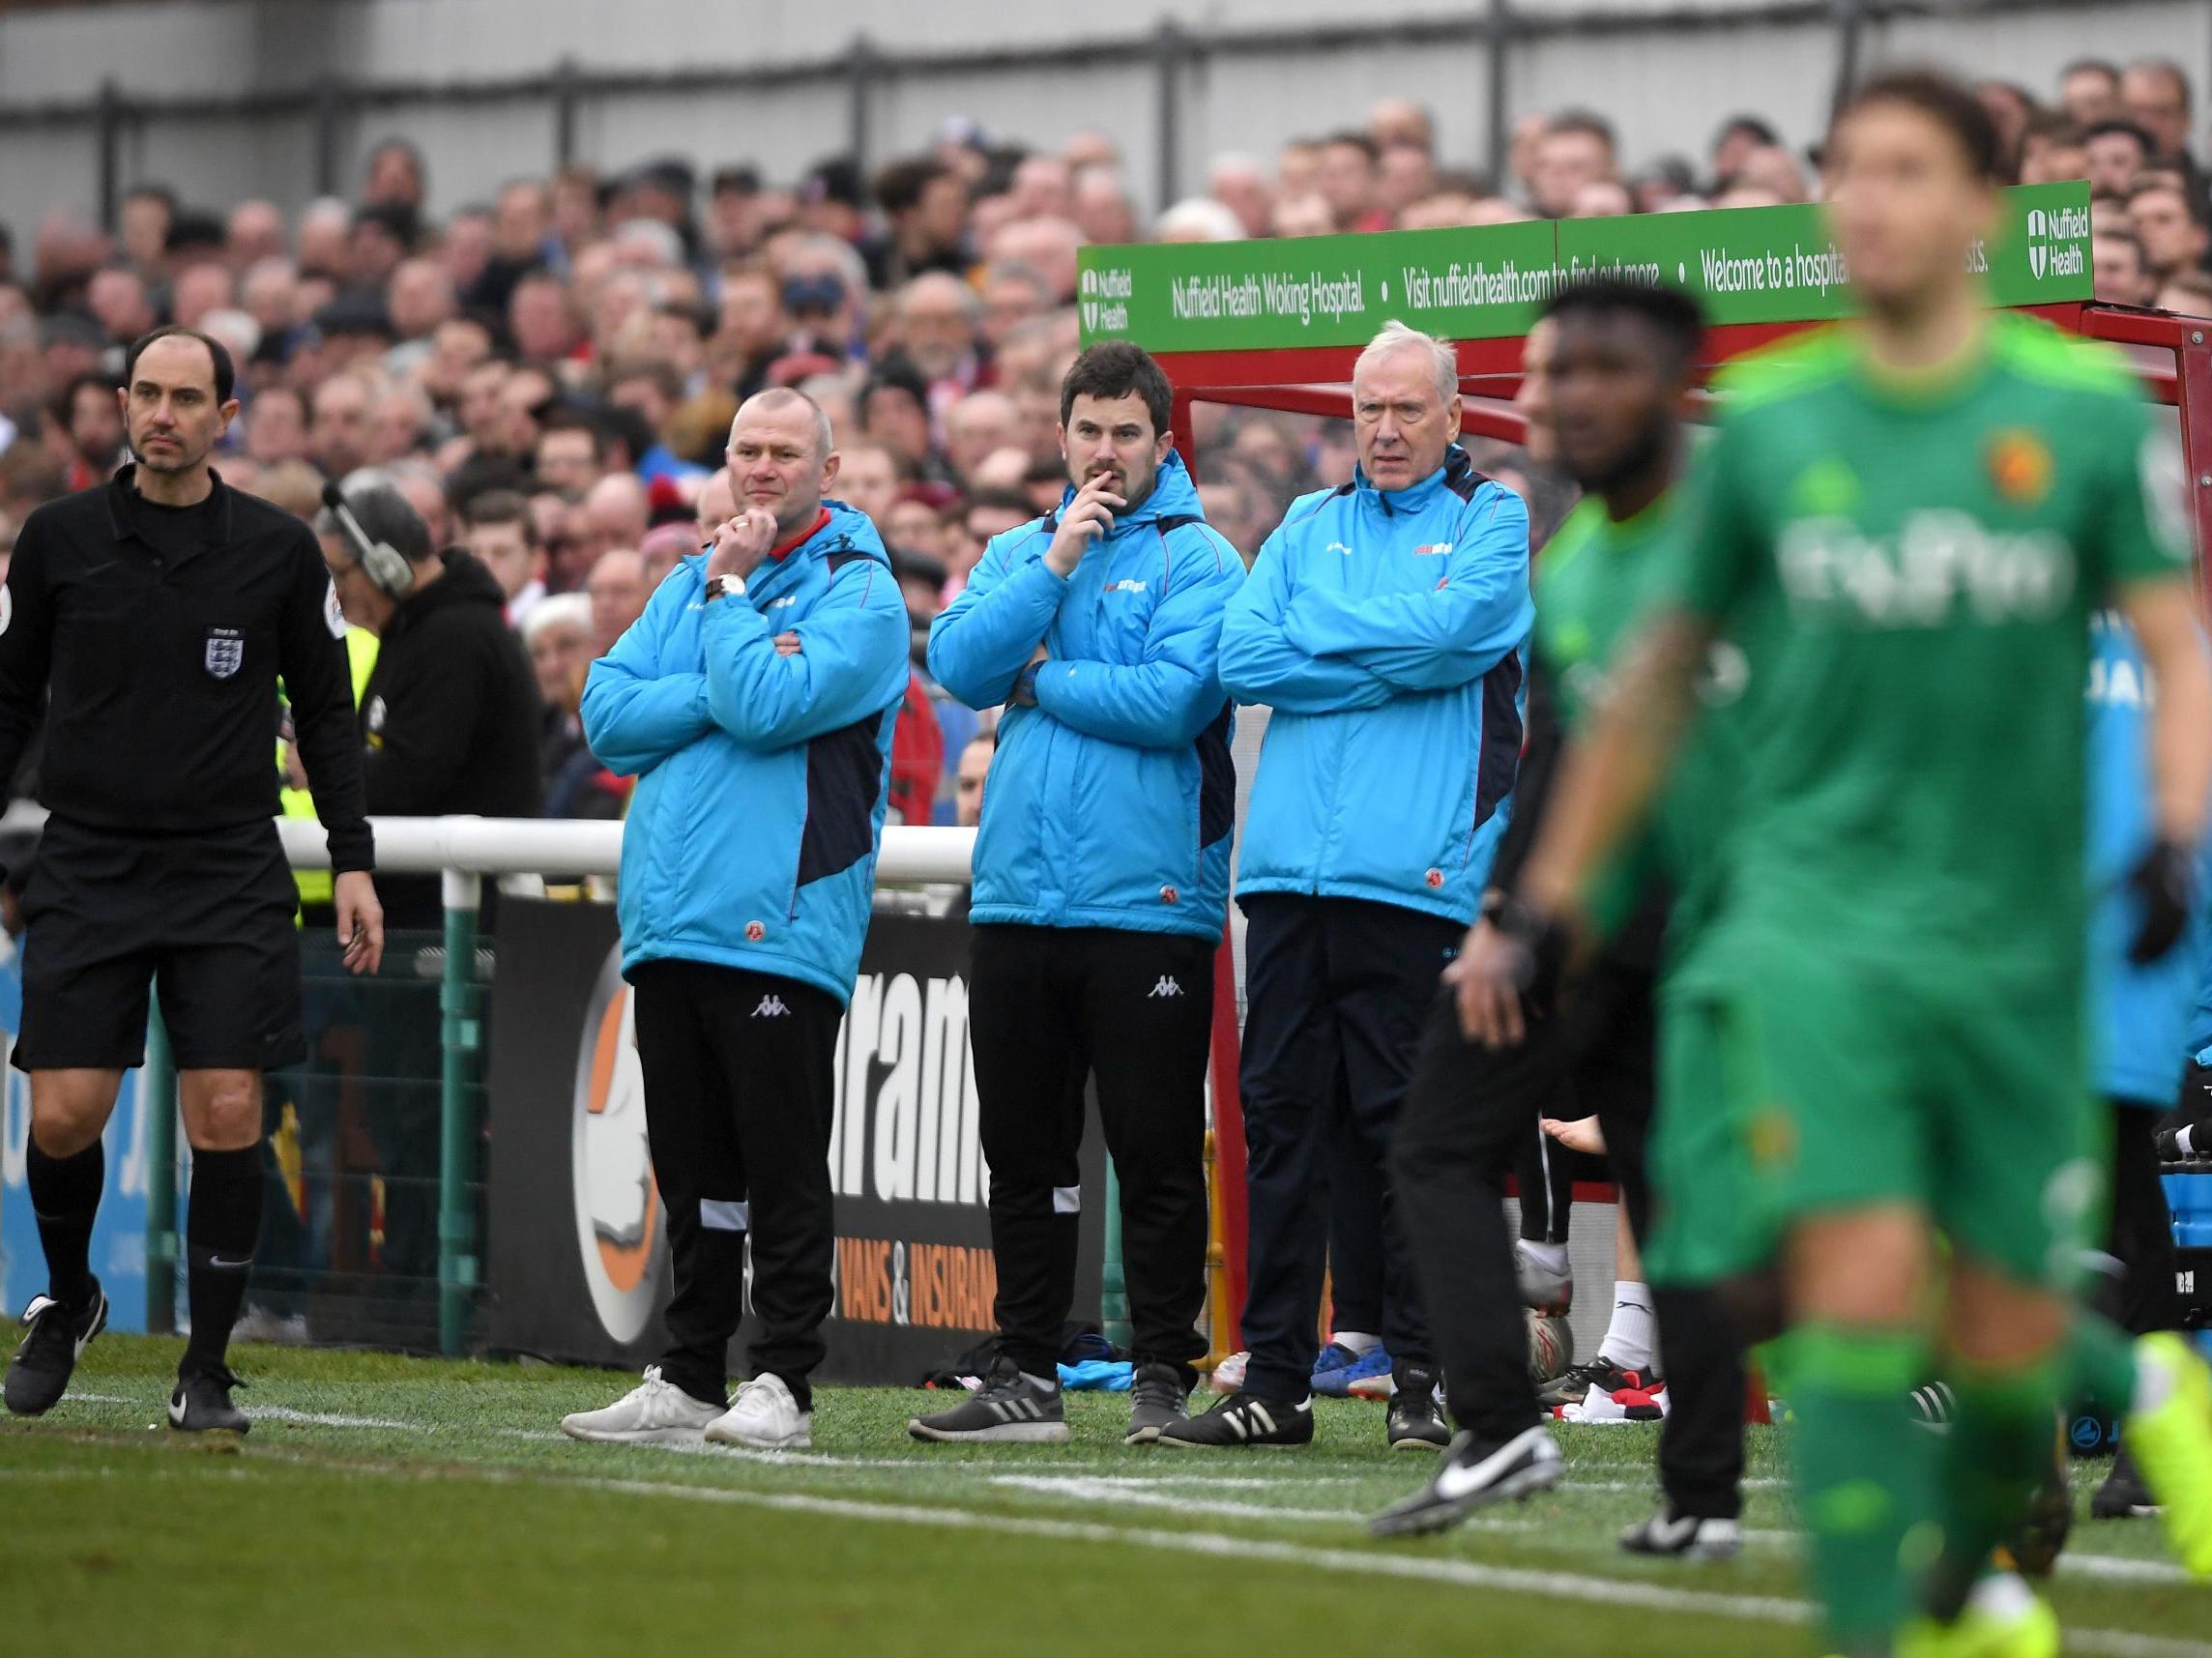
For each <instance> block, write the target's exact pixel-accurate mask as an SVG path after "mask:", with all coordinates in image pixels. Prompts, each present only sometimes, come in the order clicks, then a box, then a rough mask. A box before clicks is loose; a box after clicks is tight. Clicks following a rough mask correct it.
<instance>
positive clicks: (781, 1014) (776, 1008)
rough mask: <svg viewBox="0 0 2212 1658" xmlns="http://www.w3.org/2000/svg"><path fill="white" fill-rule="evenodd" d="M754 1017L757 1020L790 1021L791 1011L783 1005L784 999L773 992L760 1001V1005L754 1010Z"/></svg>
mask: <svg viewBox="0 0 2212 1658" xmlns="http://www.w3.org/2000/svg"><path fill="white" fill-rule="evenodd" d="M753 1017H754V1018H755V1019H788V1018H790V1017H791V1009H790V1008H788V1007H786V1006H785V1005H784V1004H783V998H782V997H780V996H777V995H775V994H774V993H773V992H771V993H770V994H769V995H767V996H764V997H762V998H761V999H760V1005H759V1006H758V1007H756V1008H754V1009H753Z"/></svg>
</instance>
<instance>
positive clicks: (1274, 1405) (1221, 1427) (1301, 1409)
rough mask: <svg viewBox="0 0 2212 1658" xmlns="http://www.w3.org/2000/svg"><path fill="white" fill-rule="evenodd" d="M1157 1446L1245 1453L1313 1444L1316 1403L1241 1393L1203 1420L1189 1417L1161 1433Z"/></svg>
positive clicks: (1308, 1400) (1206, 1415)
mask: <svg viewBox="0 0 2212 1658" xmlns="http://www.w3.org/2000/svg"><path fill="white" fill-rule="evenodd" d="M1153 1442H1154V1443H1155V1444H1161V1445H1168V1446H1172V1447H1173V1448H1175V1449H1176V1450H1179V1451H1209V1450H1242V1449H1246V1448H1248V1447H1251V1446H1255V1445H1265V1446H1270V1447H1280V1446H1290V1445H1310V1444H1312V1443H1313V1400H1312V1398H1311V1397H1310V1396H1309V1397H1307V1398H1304V1399H1295V1400H1294V1399H1261V1398H1258V1397H1256V1396H1255V1395H1253V1394H1250V1393H1239V1394H1237V1396H1236V1397H1234V1398H1231V1399H1224V1400H1222V1401H1221V1403H1220V1404H1218V1405H1216V1406H1214V1408H1213V1409H1212V1410H1210V1411H1207V1412H1206V1414H1205V1415H1203V1416H1186V1417H1184V1418H1183V1419H1182V1420H1181V1421H1179V1422H1170V1423H1169V1424H1168V1425H1167V1426H1166V1427H1164V1428H1162V1429H1161V1430H1160V1437H1159V1438H1158V1439H1157V1440H1154V1441H1153Z"/></svg>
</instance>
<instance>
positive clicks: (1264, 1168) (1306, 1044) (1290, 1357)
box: [1238, 893, 1465, 1400]
mask: <svg viewBox="0 0 2212 1658" xmlns="http://www.w3.org/2000/svg"><path fill="white" fill-rule="evenodd" d="M1243 903H1244V913H1245V916H1246V917H1247V919H1248V921H1249V922H1250V925H1249V927H1248V928H1247V930H1246V932H1245V935H1244V963H1245V968H1244V988H1245V1002H1246V1010H1245V1015H1244V1055H1243V1064H1242V1067H1241V1070H1240V1074H1239V1076H1238V1086H1239V1089H1240V1090H1241V1091H1242V1094H1243V1101H1244V1146H1245V1155H1246V1166H1245V1187H1246V1192H1247V1195H1248V1198H1249V1204H1250V1212H1251V1236H1250V1242H1249V1252H1248V1262H1249V1266H1250V1272H1251V1281H1250V1288H1249V1290H1248V1292H1247V1294H1246V1297H1245V1304H1244V1340H1245V1344H1246V1345H1247V1346H1248V1347H1249V1348H1250V1349H1251V1353H1252V1357H1251V1362H1250V1367H1249V1368H1248V1369H1247V1371H1246V1372H1245V1379H1244V1390H1245V1392H1247V1393H1249V1394H1252V1395H1253V1396H1255V1397H1257V1398H1261V1399H1278V1400H1283V1399H1303V1398H1304V1397H1305V1396H1306V1394H1307V1392H1308V1391H1309V1388H1310V1382H1311V1378H1312V1375H1313V1366H1314V1359H1315V1357H1316V1356H1317V1355H1318V1353H1319V1350H1320V1345H1321V1343H1320V1335H1319V1324H1320V1316H1321V1291H1322V1275H1323V1271H1324V1265H1325V1263H1326V1258H1327V1253H1328V1231H1329V1211H1330V1205H1331V1192H1332V1190H1333V1188H1334V1186H1335V1184H1336V1175H1335V1171H1334V1165H1335V1164H1336V1163H1337V1161H1338V1160H1339V1159H1340V1158H1354V1157H1356V1158H1358V1159H1361V1160H1362V1161H1363V1162H1364V1163H1365V1165H1367V1167H1368V1168H1369V1169H1371V1170H1373V1171H1374V1172H1375V1174H1376V1175H1377V1176H1378V1177H1379V1176H1380V1174H1381V1171H1382V1170H1383V1166H1384V1159H1385V1158H1386V1157H1387V1156H1388V1153H1389V1146H1390V1135H1391V1131H1392V1129H1393V1128H1394V1127H1395V1125H1396V1123H1397V1120H1398V1112H1399V1106H1400V1103H1401V1101H1402V1100H1403V1099H1404V1097H1405V1091H1406V1083H1407V1079H1408V1077H1409V1076H1410V1075H1411V1074H1412V1064H1413V1050H1414V1047H1415V1045H1416V1043H1417V1042H1418V1041H1419V1039H1420V1033H1421V1017H1422V1014H1423V1012H1424V1011H1425V1010H1426V1008H1427V1006H1428V1004H1429V1000H1430V998H1431V997H1432V996H1433V995H1434V993H1435V990H1436V983H1437V974H1440V973H1441V972H1442V971H1443V967H1444V964H1445V962H1446V961H1448V960H1449V959H1450V952H1451V950H1452V949H1453V948H1454V947H1455V946H1456V945H1458V943H1459V941H1460V937H1461V935H1462V934H1463V933H1464V931H1465V929H1464V928H1463V927H1462V926H1461V925H1460V924H1459V923H1458V922H1456V921H1453V920H1450V919H1448V918H1446V917H1444V916H1431V915H1425V914H1423V913H1422V912H1420V911H1417V910H1408V909H1405V908H1403V907H1401V906H1398V905H1395V904H1371V903H1366V902H1362V901H1360V900H1357V899H1352V898H1312V897H1303V896H1298V895H1294V894H1288V893H1265V894H1260V895H1256V896H1254V897H1250V898H1247V899H1245V900H1244V901H1243ZM1340 1123H1341V1126H1342V1127H1343V1128H1344V1129H1347V1130H1349V1131H1348V1132H1340ZM1378 1323H1380V1325H1381V1327H1380V1329H1379V1330H1377V1331H1376V1333H1377V1334H1379V1335H1381V1336H1382V1338H1383V1347H1385V1348H1386V1349H1388V1350H1389V1353H1390V1357H1391V1360H1392V1368H1393V1373H1394V1374H1395V1375H1396V1376H1397V1377H1398V1379H1399V1380H1400V1381H1401V1382H1404V1381H1405V1379H1406V1375H1407V1372H1408V1371H1410V1370H1412V1369H1420V1370H1432V1369H1433V1368H1434V1362H1435V1361H1434V1360H1433V1358H1432V1357H1431V1356H1430V1349H1429V1336H1428V1327H1427V1324H1426V1322H1425V1321H1424V1320H1423V1318H1422V1316H1421V1305H1420V1297H1419V1294H1417V1290H1416V1286H1415V1283H1414V1278H1413V1271H1412V1261H1411V1259H1410V1255H1409V1250H1408V1246H1407V1241H1406V1235H1405V1229H1404V1225H1403V1222H1402V1220H1401V1219H1400V1216H1399V1213H1398V1208H1397V1204H1396V1201H1395V1199H1394V1197H1393V1196H1392V1194H1391V1193H1390V1192H1389V1190H1388V1187H1387V1183H1386V1182H1384V1183H1383V1304H1382V1317H1381V1319H1380V1320H1379V1321H1378Z"/></svg>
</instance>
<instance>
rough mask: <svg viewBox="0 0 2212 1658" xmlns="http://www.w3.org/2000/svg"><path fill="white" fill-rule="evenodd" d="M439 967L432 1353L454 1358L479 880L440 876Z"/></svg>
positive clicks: (463, 1337)
mask: <svg viewBox="0 0 2212 1658" xmlns="http://www.w3.org/2000/svg"><path fill="white" fill-rule="evenodd" d="M444 883H445V904H446V966H445V973H444V974H443V975H442V977H441V978H440V981H439V986H438V1010H439V1014H440V1024H439V1045H440V1048H441V1049H442V1052H443V1059H444V1062H443V1065H442V1066H441V1068H440V1072H439V1085H440V1086H439V1093H438V1107H439V1110H438V1118H439V1154H438V1350H439V1351H440V1352H441V1353H445V1354H446V1355H447V1356H448V1357H458V1356H459V1355H460V1354H461V1353H464V1352H465V1351H466V1350H467V1347H468V1336H469V1323H470V1315H471V1314H472V1312H473V1311H474V1306H473V1303H474V1300H475V1296H476V1287H477V1278H478V1263H477V1209H476V1195H475V1192H474V1190H473V1188H474V1186H475V1184H476V1165H477V1157H476V1149H477V1120H476V1112H475V1110H474V1106H475V1085H476V1072H477V1064H476V1057H477V1049H478V1047H479V1046H480V1034H481V1033H480V1025H479V1022H478V1019H477V982H476V961H477V908H478V906H479V905H480V903H481V902H482V899H483V878H482V877H481V876H479V875H473V874H469V873H466V872H464V871H462V870H458V869H449V870H447V871H446V872H445V876H444Z"/></svg>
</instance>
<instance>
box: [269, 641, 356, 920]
mask: <svg viewBox="0 0 2212 1658" xmlns="http://www.w3.org/2000/svg"><path fill="white" fill-rule="evenodd" d="M345 648H346V665H347V666H348V667H349V668H350V669H351V670H352V672H353V705H354V707H355V708H357V709H358V708H360V707H361V693H362V692H363V691H364V689H366V688H367V685H368V676H369V674H370V672H371V671H373V670H374V668H375V667H376V635H375V634H373V633H371V632H370V631H369V630H368V629H367V628H365V627H348V628H347V629H346V636H345ZM283 771H284V745H283V744H282V743H280V742H279V743H278V744H277V775H278V776H282V775H283ZM277 800H279V802H280V803H281V806H282V810H283V814H284V816H286V817H288V818H306V820H307V821H308V822H309V823H313V822H315V821H317V820H316V818H315V797H314V796H313V795H311V794H309V793H308V792H307V791H306V790H305V789H290V788H286V789H280V790H279V791H278V793H277ZM292 879H293V881H294V882H295V883H297V884H298V886H299V888H300V902H301V903H303V904H328V903H329V902H330V901H331V892H332V883H331V872H330V871H329V870H327V869H300V870H295V871H293V874H292Z"/></svg>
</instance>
